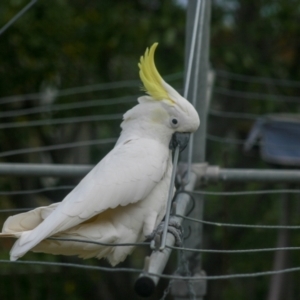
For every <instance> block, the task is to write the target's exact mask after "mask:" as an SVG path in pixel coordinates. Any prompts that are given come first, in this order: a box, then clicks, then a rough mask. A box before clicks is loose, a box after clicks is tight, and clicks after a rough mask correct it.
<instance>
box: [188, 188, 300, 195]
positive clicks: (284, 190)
mask: <svg viewBox="0 0 300 300" xmlns="http://www.w3.org/2000/svg"><path fill="white" fill-rule="evenodd" d="M189 193H190V194H198V195H208V196H253V195H265V194H300V190H293V189H281V190H259V191H232V192H227V191H226V192H210V191H191V192H189Z"/></svg>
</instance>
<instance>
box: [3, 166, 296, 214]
mask: <svg viewBox="0 0 300 300" xmlns="http://www.w3.org/2000/svg"><path fill="white" fill-rule="evenodd" d="M93 167H94V166H92V165H79V166H74V165H63V164H26V163H2V164H1V163H0V176H19V177H24V176H26V177H28V176H32V177H34V176H35V177H37V176H41V177H70V178H71V177H83V176H85V175H86V174H87V173H88V172H89V171H90V170H91V169H92V168H93ZM192 170H193V172H194V173H195V174H196V175H197V178H198V179H197V180H198V182H199V183H205V184H209V183H214V182H218V181H229V182H245V181H247V182H273V183H276V182H299V181H300V171H299V170H274V169H262V170H256V169H222V168H219V167H218V166H209V165H207V164H205V163H195V164H193V165H192ZM198 218H199V216H198Z"/></svg>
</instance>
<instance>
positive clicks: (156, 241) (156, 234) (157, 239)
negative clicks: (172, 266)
mask: <svg viewBox="0 0 300 300" xmlns="http://www.w3.org/2000/svg"><path fill="white" fill-rule="evenodd" d="M164 227H165V221H162V222H161V223H160V224H159V225H158V226H157V227H156V229H154V230H153V232H152V233H151V234H149V235H147V236H146V238H147V239H148V240H151V248H152V249H155V250H158V249H159V247H160V244H161V238H162V234H163V231H164ZM167 231H168V232H169V233H171V234H173V236H174V237H175V246H178V247H180V246H181V245H182V237H183V229H182V226H181V225H180V224H179V223H178V222H177V221H176V220H175V218H173V217H171V218H170V220H169V224H168V229H167Z"/></svg>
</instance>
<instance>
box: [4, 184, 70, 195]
mask: <svg viewBox="0 0 300 300" xmlns="http://www.w3.org/2000/svg"><path fill="white" fill-rule="evenodd" d="M74 187H75V185H63V186H55V187H46V188H42V189H35V190H22V191H0V196H14V195H28V194H38V193H43V192H49V191H59V190H71V189H73V188H74Z"/></svg>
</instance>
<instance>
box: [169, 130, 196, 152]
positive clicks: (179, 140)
mask: <svg viewBox="0 0 300 300" xmlns="http://www.w3.org/2000/svg"><path fill="white" fill-rule="evenodd" d="M190 135H191V134H190V133H189V132H175V133H173V135H172V138H171V140H170V144H169V148H170V149H171V150H175V149H176V147H177V146H179V150H180V152H181V151H183V150H184V149H185V148H186V146H187V144H188V143H189V139H190Z"/></svg>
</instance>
